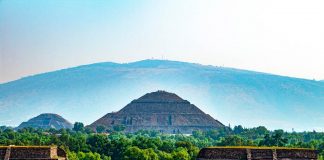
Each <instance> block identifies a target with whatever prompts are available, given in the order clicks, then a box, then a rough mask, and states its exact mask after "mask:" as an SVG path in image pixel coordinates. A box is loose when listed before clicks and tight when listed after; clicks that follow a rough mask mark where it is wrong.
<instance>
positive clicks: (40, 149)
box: [0, 146, 68, 160]
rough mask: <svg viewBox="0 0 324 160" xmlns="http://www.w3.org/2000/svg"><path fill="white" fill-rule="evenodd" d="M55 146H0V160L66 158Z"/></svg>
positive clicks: (63, 159)
mask: <svg viewBox="0 0 324 160" xmlns="http://www.w3.org/2000/svg"><path fill="white" fill-rule="evenodd" d="M67 159H68V158H67V156H66V153H65V151H64V150H62V149H61V148H58V147H56V146H0V160H67Z"/></svg>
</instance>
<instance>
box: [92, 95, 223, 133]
mask: <svg viewBox="0 0 324 160" xmlns="http://www.w3.org/2000/svg"><path fill="white" fill-rule="evenodd" d="M99 125H103V126H105V127H106V128H107V129H111V128H113V126H115V125H124V126H125V127H126V129H125V132H136V131H138V130H142V129H143V130H156V131H160V132H162V133H171V134H173V133H182V134H191V133H192V131H194V130H211V129H218V128H220V127H224V125H223V124H222V123H220V122H219V121H217V120H215V119H214V118H212V117H211V116H210V115H208V114H205V113H204V112H203V111H201V110H200V109H199V108H198V107H196V106H195V105H193V104H191V103H190V102H189V101H187V100H183V99H182V98H180V97H179V96H178V95H176V94H174V93H169V92H165V91H157V92H152V93H147V94H145V95H144V96H142V97H140V98H139V99H136V100H133V101H132V102H131V103H129V104H128V105H126V106H125V107H124V108H122V109H121V110H120V111H118V112H113V113H108V114H106V115H105V116H103V117H102V118H100V119H98V120H97V121H95V122H94V123H92V124H91V125H89V126H88V127H90V128H92V129H95V128H96V127H97V126H99Z"/></svg>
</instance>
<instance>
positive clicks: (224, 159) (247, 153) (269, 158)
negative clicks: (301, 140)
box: [197, 147, 317, 160]
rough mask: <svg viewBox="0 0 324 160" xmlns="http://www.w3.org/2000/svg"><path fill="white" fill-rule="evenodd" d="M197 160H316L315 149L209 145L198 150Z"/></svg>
mask: <svg viewBox="0 0 324 160" xmlns="http://www.w3.org/2000/svg"><path fill="white" fill-rule="evenodd" d="M197 160H317V151H316V150H312V149H292V148H278V147H260V148H259V147H241V148H240V147H211V148H203V149H202V150H200V152H199V154H198V157H197Z"/></svg>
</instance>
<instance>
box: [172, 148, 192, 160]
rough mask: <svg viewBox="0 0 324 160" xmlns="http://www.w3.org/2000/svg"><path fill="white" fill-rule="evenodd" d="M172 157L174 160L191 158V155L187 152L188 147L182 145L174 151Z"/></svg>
mask: <svg viewBox="0 0 324 160" xmlns="http://www.w3.org/2000/svg"><path fill="white" fill-rule="evenodd" d="M172 158H173V159H174V160H189V159H190V156H189V154H188V152H187V149H185V148H182V147H180V148H177V149H176V150H175V151H173V152H172Z"/></svg>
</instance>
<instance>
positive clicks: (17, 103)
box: [0, 60, 324, 130]
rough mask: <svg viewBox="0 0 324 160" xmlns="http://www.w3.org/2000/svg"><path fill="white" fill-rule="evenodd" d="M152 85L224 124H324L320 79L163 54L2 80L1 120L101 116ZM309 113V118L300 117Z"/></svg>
mask: <svg viewBox="0 0 324 160" xmlns="http://www.w3.org/2000/svg"><path fill="white" fill-rule="evenodd" d="M155 90H168V91H171V92H174V93H176V94H178V95H180V96H181V97H184V98H185V99H190V101H192V102H193V103H194V104H197V106H201V107H202V109H203V110H206V111H207V113H210V114H211V115H212V116H213V117H218V118H219V119H220V120H221V121H222V122H224V123H225V124H228V123H231V124H242V123H243V124H242V125H244V126H252V127H253V126H257V125H264V126H268V127H269V128H285V129H289V128H295V130H298V128H301V129H308V130H312V129H322V128H324V126H321V125H318V123H316V121H319V119H318V118H314V117H321V116H322V115H321V114H320V112H321V111H322V110H323V109H322V106H323V104H324V96H323V95H324V84H323V83H322V82H319V81H314V80H308V79H301V78H292V77H287V76H278V75H273V74H270V73H262V72H254V71H248V70H240V69H234V68H226V67H216V66H210V65H209V66H206V65H200V64H195V63H187V62H178V61H164V60H143V61H138V62H132V63H122V64H121V63H112V62H102V63H95V64H88V65H82V66H78V67H72V68H67V69H62V70H58V71H53V72H48V73H44V74H38V75H34V76H30V77H27V78H22V79H19V80H16V81H12V82H8V83H4V84H0V124H5V125H17V124H18V123H20V122H21V121H23V120H24V119H27V118H28V117H31V116H32V115H35V114H39V113H44V112H55V113H59V114H60V115H62V116H64V117H67V118H68V119H70V120H72V121H83V122H85V123H86V124H89V123H91V122H93V121H94V120H95V119H97V118H98V117H102V116H103V115H102V114H101V113H108V112H111V111H114V110H115V111H116V110H118V108H119V107H120V106H125V105H126V104H125V102H129V101H130V100H131V99H135V98H136V97H139V96H140V95H143V94H144V93H148V92H152V91H155ZM90 106H91V107H95V108H94V109H91V107H90ZM309 106H311V107H309ZM28 108H32V109H33V110H34V111H33V112H32V111H31V110H30V109H28ZM15 110H18V111H19V112H17V113H15V112H14V111H15ZM80 110H81V111H80ZM219 110H221V112H219ZM79 112H80V113H79ZM323 112H324V111H323ZM85 113H87V114H85ZM255 113H257V114H259V115H260V116H257V115H255ZM268 113H274V115H273V116H269V115H268ZM300 113H303V114H302V115H301V116H298V117H295V116H294V115H296V114H300ZM248 115H251V116H248ZM306 115H307V116H306ZM18 116H19V117H18ZM309 116H310V117H311V118H309ZM12 117H18V118H17V119H13V118H12ZM78 117H82V118H81V119H78ZM83 117H88V118H83ZM288 117H289V118H290V119H289V118H288ZM306 117H307V119H308V120H307V121H308V122H309V123H308V124H306V122H304V121H303V118H304V119H306ZM251 118H254V119H257V120H251ZM259 119H260V120H259ZM304 126H307V127H304Z"/></svg>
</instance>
